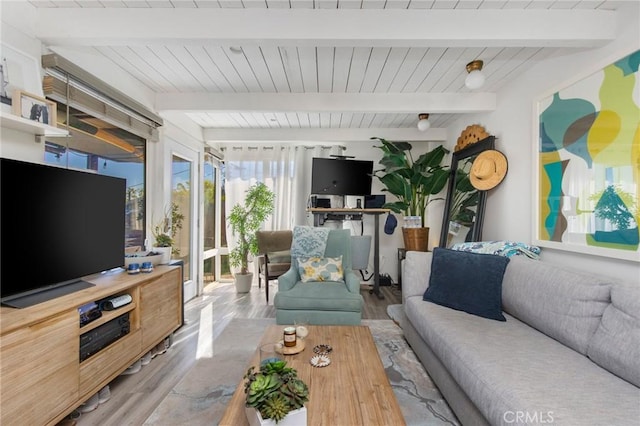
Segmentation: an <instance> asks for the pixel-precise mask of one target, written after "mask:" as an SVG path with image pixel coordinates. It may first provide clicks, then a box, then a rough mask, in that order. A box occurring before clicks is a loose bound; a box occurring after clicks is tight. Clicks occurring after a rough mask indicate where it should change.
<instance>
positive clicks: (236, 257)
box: [227, 182, 275, 274]
mask: <svg viewBox="0 0 640 426" xmlns="http://www.w3.org/2000/svg"><path fill="white" fill-rule="evenodd" d="M274 200H275V194H274V193H273V192H272V191H271V190H270V189H269V188H267V186H266V185H265V184H264V183H261V182H259V183H256V184H255V185H252V186H251V187H249V189H247V191H246V196H245V200H244V205H242V204H240V203H238V204H236V205H235V206H233V208H232V209H231V213H230V214H229V217H228V218H227V221H228V222H229V225H230V226H231V232H232V233H233V235H234V236H236V237H237V241H236V245H235V247H234V248H233V249H232V250H231V252H230V253H229V263H230V264H231V266H233V267H236V268H237V267H240V273H241V274H246V273H247V272H248V268H249V255H256V254H257V253H258V242H257V240H256V231H258V230H259V229H260V226H261V225H262V223H263V222H264V221H265V220H266V219H267V217H269V215H270V214H271V213H272V212H273V202H274Z"/></svg>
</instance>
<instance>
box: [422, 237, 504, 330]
mask: <svg viewBox="0 0 640 426" xmlns="http://www.w3.org/2000/svg"><path fill="white" fill-rule="evenodd" d="M508 263H509V259H508V258H507V257H503V256H496V255H493V254H479V253H469V252H464V251H457V250H449V249H445V248H441V247H436V248H435V249H434V250H433V258H432V260H431V276H430V278H429V287H427V290H426V291H425V292H424V296H423V297H422V300H427V301H429V302H433V303H436V304H438V305H442V306H446V307H448V308H452V309H456V310H458V311H464V312H467V313H469V314H473V315H478V316H481V317H484V318H489V319H494V320H498V321H506V319H505V317H504V316H503V315H502V277H503V276H504V271H505V269H506V268H507V264H508Z"/></svg>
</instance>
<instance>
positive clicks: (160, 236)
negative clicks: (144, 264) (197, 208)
mask: <svg viewBox="0 0 640 426" xmlns="http://www.w3.org/2000/svg"><path fill="white" fill-rule="evenodd" d="M183 220H184V215H183V214H182V213H180V207H179V206H178V204H177V203H171V208H168V209H166V210H165V212H164V216H163V217H162V220H161V221H160V222H157V223H156V224H155V225H153V228H152V230H151V233H152V234H153V238H154V239H155V247H172V246H173V242H174V238H175V237H176V234H177V233H178V229H182V221H183ZM171 252H172V253H173V254H175V255H178V254H180V250H179V249H178V248H175V247H174V248H173V249H172V250H171Z"/></svg>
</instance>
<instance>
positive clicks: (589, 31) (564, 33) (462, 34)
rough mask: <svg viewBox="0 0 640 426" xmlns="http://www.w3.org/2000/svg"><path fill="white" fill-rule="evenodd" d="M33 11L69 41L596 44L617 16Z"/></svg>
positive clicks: (41, 24) (612, 31) (59, 39)
mask: <svg viewBox="0 0 640 426" xmlns="http://www.w3.org/2000/svg"><path fill="white" fill-rule="evenodd" d="M35 14H36V19H37V20H36V25H35V28H34V29H35V34H36V36H37V37H38V38H39V39H41V40H43V41H44V42H45V43H47V44H49V45H57V44H60V45H69V46H118V45H120V46H121V45H150V44H169V45H170V44H189V43H197V44H202V43H217V44H222V45H260V46H267V45H271V46H331V47H334V46H367V47H377V46H380V47H435V46H437V47H491V46H496V47H505V46H523V47H596V46H602V45H604V44H606V43H608V42H609V41H611V40H614V39H615V36H616V15H615V12H614V11H608V10H579V9H572V10H556V9H544V10H537V9H533V10H532V9H523V10H504V9H447V10H441V9H408V10H407V9H376V10H372V9H162V8H150V9H148V8H139V9H136V8H134V9H127V10H126V12H125V13H123V10H122V9H119V8H114V9H111V8H72V9H69V8H39V9H37V10H36V12H35ZM142 22H143V23H144V25H140V24H141V23H142Z"/></svg>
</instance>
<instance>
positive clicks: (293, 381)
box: [244, 361, 309, 426]
mask: <svg viewBox="0 0 640 426" xmlns="http://www.w3.org/2000/svg"><path fill="white" fill-rule="evenodd" d="M254 368H255V367H253V366H252V367H251V368H249V370H248V371H247V373H246V374H245V375H244V379H245V380H246V381H245V383H244V393H245V394H246V400H245V405H246V407H247V410H246V412H247V420H249V424H251V425H263V426H265V425H274V424H279V425H281V426H287V425H289V424H292V425H301V424H306V423H307V409H306V407H305V406H304V404H305V403H306V402H307V401H308V400H309V388H308V387H307V385H306V383H304V382H303V381H302V380H301V379H300V378H298V372H297V371H296V370H295V369H293V368H291V367H287V362H286V361H272V362H265V363H264V364H262V365H261V367H260V369H259V370H258V371H254Z"/></svg>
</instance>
